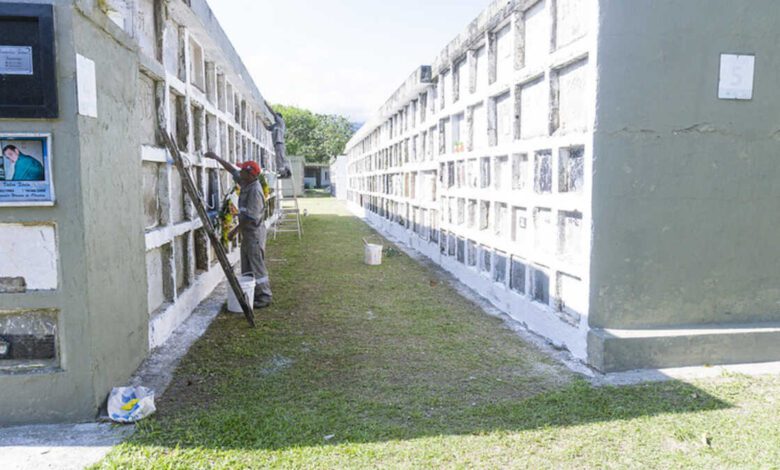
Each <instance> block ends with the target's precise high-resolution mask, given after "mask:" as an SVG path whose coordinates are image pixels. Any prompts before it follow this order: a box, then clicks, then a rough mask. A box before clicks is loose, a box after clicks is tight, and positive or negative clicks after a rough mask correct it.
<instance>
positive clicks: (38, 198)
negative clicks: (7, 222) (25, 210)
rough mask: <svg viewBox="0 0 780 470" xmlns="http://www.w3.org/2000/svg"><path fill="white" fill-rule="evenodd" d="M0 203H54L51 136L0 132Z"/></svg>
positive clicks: (22, 204) (3, 204) (1, 204)
mask: <svg viewBox="0 0 780 470" xmlns="http://www.w3.org/2000/svg"><path fill="white" fill-rule="evenodd" d="M0 151H2V156H1V157H0V206H26V205H30V206H34V205H52V204H54V187H53V184H52V175H51V135H49V134H0Z"/></svg>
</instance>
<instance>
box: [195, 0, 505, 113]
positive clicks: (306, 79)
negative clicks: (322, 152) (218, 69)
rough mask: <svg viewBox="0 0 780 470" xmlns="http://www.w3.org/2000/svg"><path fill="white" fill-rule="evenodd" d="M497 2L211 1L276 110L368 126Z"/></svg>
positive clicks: (439, 0)
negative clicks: (303, 111)
mask: <svg viewBox="0 0 780 470" xmlns="http://www.w3.org/2000/svg"><path fill="white" fill-rule="evenodd" d="M489 4H490V0H449V1H446V0H209V5H210V6H211V9H212V10H213V11H214V14H215V15H216V17H217V19H218V20H219V22H220V24H221V25H222V28H223V29H224V30H225V32H226V33H227V35H228V37H229V38H230V40H231V41H232V42H233V46H234V47H235V48H236V50H237V51H238V53H239V54H240V55H241V58H242V60H243V61H244V64H245V65H246V66H247V68H248V69H249V72H250V73H251V74H252V77H253V78H254V80H255V83H256V84H257V86H258V88H259V89H260V92H261V93H262V94H263V97H265V99H266V100H267V101H268V102H269V103H272V104H284V105H293V106H299V107H302V108H307V109H310V110H312V111H314V112H316V113H322V114H340V115H343V116H346V117H348V118H349V119H350V120H351V121H353V122H363V121H365V120H367V119H368V118H369V117H370V116H371V115H372V114H373V113H374V111H376V110H377V109H379V107H380V106H381V105H382V104H383V103H384V102H385V100H387V98H389V97H390V95H391V94H392V93H393V92H394V91H395V90H396V89H397V88H398V87H399V86H400V85H401V84H402V83H403V81H404V80H406V78H407V77H408V76H409V75H410V74H411V73H412V72H413V71H414V70H415V68H417V67H419V66H420V65H427V64H430V63H431V62H432V61H433V59H434V58H435V57H436V56H437V55H438V53H439V52H441V50H442V49H443V48H444V46H445V45H446V44H447V43H448V42H449V41H451V40H452V39H454V38H455V36H457V35H458V34H459V33H460V32H461V31H463V30H465V29H466V26H467V25H468V23H469V22H471V20H473V19H474V18H476V17H477V16H478V15H479V13H480V12H481V11H482V10H483V9H485V8H486V7H487V6H488V5H489Z"/></svg>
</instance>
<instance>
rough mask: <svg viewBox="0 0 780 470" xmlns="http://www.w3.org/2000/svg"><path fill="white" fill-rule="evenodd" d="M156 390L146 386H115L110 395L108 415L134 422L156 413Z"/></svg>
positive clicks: (121, 420) (116, 419) (114, 419)
mask: <svg viewBox="0 0 780 470" xmlns="http://www.w3.org/2000/svg"><path fill="white" fill-rule="evenodd" d="M155 410H156V408H155V407H154V391H153V390H151V389H149V388H146V387H114V389H113V390H111V394H110V395H109V396H108V417H109V418H111V419H112V420H113V421H116V422H118V423H134V422H136V421H138V420H141V419H143V418H146V417H147V416H149V415H150V414H152V413H154V411H155Z"/></svg>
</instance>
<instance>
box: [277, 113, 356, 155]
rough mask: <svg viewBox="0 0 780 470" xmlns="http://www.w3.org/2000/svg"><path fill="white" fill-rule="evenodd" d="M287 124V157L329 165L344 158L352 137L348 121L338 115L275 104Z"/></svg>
mask: <svg viewBox="0 0 780 470" xmlns="http://www.w3.org/2000/svg"><path fill="white" fill-rule="evenodd" d="M273 108H274V110H275V111H278V112H279V113H281V114H282V117H283V118H284V122H285V124H286V125H287V136H286V137H287V155H295V156H301V157H304V158H305V159H306V161H307V162H313V163H327V162H328V160H330V158H331V157H333V156H336V155H341V154H342V153H343V152H344V146H345V145H346V144H347V141H349V139H350V137H352V134H353V130H352V126H351V125H350V123H349V121H348V120H347V118H345V117H344V116H338V115H335V114H330V115H329V114H315V113H312V112H311V111H309V110H307V109H301V108H296V107H295V106H283V105H274V107H273Z"/></svg>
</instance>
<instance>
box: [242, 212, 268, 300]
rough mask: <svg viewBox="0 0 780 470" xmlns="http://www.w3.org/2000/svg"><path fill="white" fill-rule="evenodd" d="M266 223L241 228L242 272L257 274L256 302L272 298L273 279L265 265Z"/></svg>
mask: <svg viewBox="0 0 780 470" xmlns="http://www.w3.org/2000/svg"><path fill="white" fill-rule="evenodd" d="M265 238H266V230H265V225H264V224H260V227H256V228H255V227H251V228H248V229H243V230H241V273H242V274H247V273H252V274H253V275H254V276H255V299H254V300H255V302H264V301H270V300H271V295H272V294H271V281H270V279H269V278H268V269H267V268H266V267H265Z"/></svg>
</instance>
